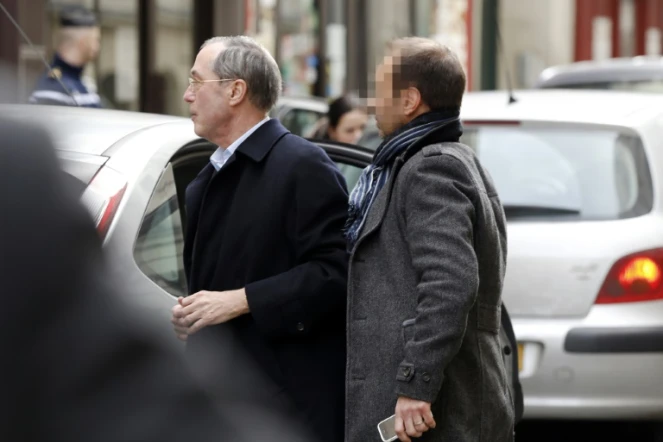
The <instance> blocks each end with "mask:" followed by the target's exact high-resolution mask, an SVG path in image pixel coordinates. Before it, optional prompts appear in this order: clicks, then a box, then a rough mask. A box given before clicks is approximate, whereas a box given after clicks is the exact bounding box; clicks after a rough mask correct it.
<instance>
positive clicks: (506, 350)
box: [504, 345, 511, 356]
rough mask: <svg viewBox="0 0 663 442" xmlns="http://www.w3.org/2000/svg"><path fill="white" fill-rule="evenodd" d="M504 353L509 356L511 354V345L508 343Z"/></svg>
mask: <svg viewBox="0 0 663 442" xmlns="http://www.w3.org/2000/svg"><path fill="white" fill-rule="evenodd" d="M504 354H505V355H507V356H509V355H510V354H511V347H509V346H508V345H506V346H504Z"/></svg>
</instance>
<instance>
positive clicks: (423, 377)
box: [421, 372, 430, 382]
mask: <svg viewBox="0 0 663 442" xmlns="http://www.w3.org/2000/svg"><path fill="white" fill-rule="evenodd" d="M421 379H423V380H424V382H430V375H429V374H428V373H425V372H424V374H423V375H422V376H421Z"/></svg>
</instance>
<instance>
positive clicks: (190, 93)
mask: <svg viewBox="0 0 663 442" xmlns="http://www.w3.org/2000/svg"><path fill="white" fill-rule="evenodd" d="M182 98H183V99H184V101H186V102H187V103H193V100H195V98H196V95H195V94H194V93H193V91H192V90H191V87H190V86H189V87H187V88H186V90H185V91H184V97H182Z"/></svg>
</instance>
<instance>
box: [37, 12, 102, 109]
mask: <svg viewBox="0 0 663 442" xmlns="http://www.w3.org/2000/svg"><path fill="white" fill-rule="evenodd" d="M100 38H101V33H100V30H99V26H98V25H97V20H96V18H95V16H94V14H93V13H92V12H90V11H88V10H87V9H85V8H83V7H81V6H70V7H65V8H64V9H63V10H62V11H61V12H60V29H59V30H58V35H57V39H58V42H57V47H56V50H55V54H54V55H53V61H52V62H51V69H50V70H48V71H47V72H45V73H44V74H43V75H42V76H41V77H40V78H39V81H38V82H37V87H36V88H35V90H34V91H33V92H32V95H30V99H29V101H30V103H33V104H54V105H61V106H82V107H101V100H100V98H99V95H97V94H96V93H95V92H91V91H89V90H88V87H87V86H86V85H85V84H84V83H83V81H82V75H83V70H84V69H85V66H86V65H87V64H88V63H90V62H92V61H94V60H95V59H96V58H97V55H98V53H99V46H100Z"/></svg>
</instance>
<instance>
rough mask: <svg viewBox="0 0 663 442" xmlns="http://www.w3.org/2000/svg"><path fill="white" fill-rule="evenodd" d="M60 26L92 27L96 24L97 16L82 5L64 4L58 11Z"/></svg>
mask: <svg viewBox="0 0 663 442" xmlns="http://www.w3.org/2000/svg"><path fill="white" fill-rule="evenodd" d="M60 26H62V27H78V28H82V27H93V26H97V18H96V17H95V15H94V13H93V12H92V11H90V10H88V9H86V8H84V7H83V6H77V5H72V6H66V7H64V8H62V10H61V11H60Z"/></svg>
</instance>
